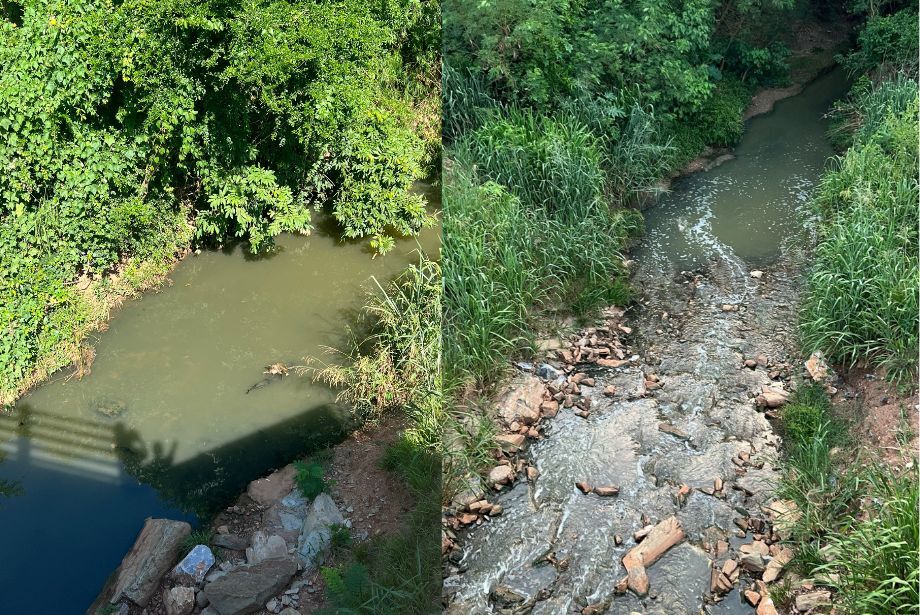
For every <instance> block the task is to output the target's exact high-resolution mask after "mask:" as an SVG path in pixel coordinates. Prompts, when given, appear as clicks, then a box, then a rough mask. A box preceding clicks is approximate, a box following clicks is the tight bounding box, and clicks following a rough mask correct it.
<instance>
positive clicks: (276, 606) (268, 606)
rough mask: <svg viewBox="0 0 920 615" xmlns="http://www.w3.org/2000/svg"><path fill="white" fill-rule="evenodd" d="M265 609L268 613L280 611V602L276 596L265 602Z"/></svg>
mask: <svg viewBox="0 0 920 615" xmlns="http://www.w3.org/2000/svg"><path fill="white" fill-rule="evenodd" d="M265 610H266V611H268V612H269V613H280V612H281V603H280V602H279V601H278V599H277V598H272V599H271V600H269V601H268V602H266V603H265Z"/></svg>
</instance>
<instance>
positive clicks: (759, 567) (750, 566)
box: [741, 553, 766, 572]
mask: <svg viewBox="0 0 920 615" xmlns="http://www.w3.org/2000/svg"><path fill="white" fill-rule="evenodd" d="M741 567H742V568H744V569H745V570H749V571H751V572H763V571H764V569H765V568H766V564H765V563H764V559H763V557H762V556H761V555H760V554H759V553H744V554H743V555H742V556H741Z"/></svg>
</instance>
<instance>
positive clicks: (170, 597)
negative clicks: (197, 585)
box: [163, 586, 195, 615]
mask: <svg viewBox="0 0 920 615" xmlns="http://www.w3.org/2000/svg"><path fill="white" fill-rule="evenodd" d="M163 606H164V607H166V615H190V614H191V612H192V611H193V610H195V590H194V589H192V588H191V587H183V586H179V587H173V588H172V589H170V590H168V591H164V592H163Z"/></svg>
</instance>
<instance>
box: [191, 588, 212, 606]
mask: <svg viewBox="0 0 920 615" xmlns="http://www.w3.org/2000/svg"><path fill="white" fill-rule="evenodd" d="M209 604H211V601H210V600H208V596H207V594H205V593H204V592H198V593H197V594H195V606H197V607H198V608H199V609H203V608H204V607H206V606H208V605H209Z"/></svg>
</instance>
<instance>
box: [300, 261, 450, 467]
mask: <svg viewBox="0 0 920 615" xmlns="http://www.w3.org/2000/svg"><path fill="white" fill-rule="evenodd" d="M365 314H366V315H367V317H368V318H369V321H370V322H369V323H368V325H369V327H368V328H369V332H368V335H367V336H366V337H364V338H362V339H360V340H356V341H355V343H354V345H353V347H352V349H351V350H350V351H348V352H347V353H345V356H346V358H347V361H346V362H345V364H344V365H333V366H329V367H326V368H324V369H322V370H319V371H318V372H317V373H316V377H317V378H319V379H321V380H323V381H325V382H327V383H328V384H330V385H332V386H334V387H336V388H340V389H341V393H340V395H339V399H340V400H342V401H347V402H348V403H349V404H350V406H351V408H352V412H353V414H354V416H355V418H356V419H357V420H358V422H359V423H363V422H365V421H368V420H377V419H379V418H380V417H381V416H382V415H383V414H384V413H386V412H396V411H398V412H402V413H405V414H406V415H407V416H408V417H409V419H410V426H409V428H408V432H407V433H408V434H409V435H410V437H412V438H413V439H414V440H415V442H416V443H417V444H419V445H420V446H423V447H425V448H428V449H431V450H434V449H435V448H437V446H438V445H439V444H440V441H441V429H442V426H443V424H442V421H443V415H442V397H441V268H440V266H439V265H438V263H436V262H434V261H431V260H428V258H426V257H425V256H424V255H419V263H418V265H413V266H410V267H409V268H408V269H407V270H406V271H405V272H404V273H403V274H402V275H400V276H399V277H398V278H397V279H396V280H394V281H393V282H392V283H390V284H388V285H387V286H386V287H384V286H381V285H380V283H379V282H378V283H377V292H375V293H373V294H371V295H370V297H369V300H368V303H367V306H366V307H365Z"/></svg>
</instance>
